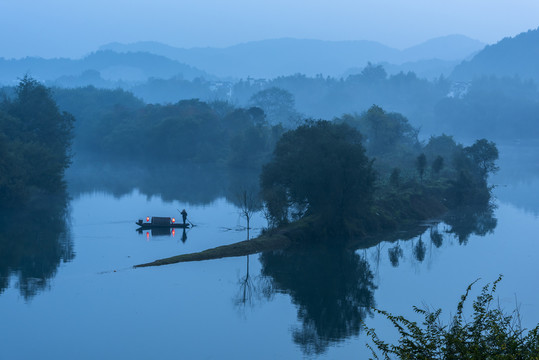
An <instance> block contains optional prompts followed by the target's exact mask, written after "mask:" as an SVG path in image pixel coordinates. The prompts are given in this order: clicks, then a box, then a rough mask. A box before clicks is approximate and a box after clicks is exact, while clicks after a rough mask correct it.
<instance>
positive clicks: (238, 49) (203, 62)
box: [100, 35, 485, 78]
mask: <svg viewBox="0 0 539 360" xmlns="http://www.w3.org/2000/svg"><path fill="white" fill-rule="evenodd" d="M484 45H485V44H483V43H481V42H480V41H477V40H473V39H470V38H468V37H465V36H462V35H449V36H444V37H440V38H436V39H431V40H429V41H426V42H424V43H422V44H419V45H417V46H413V47H410V48H408V49H405V50H398V49H394V48H391V47H388V46H386V45H383V44H380V43H378V42H374V41H366V40H361V41H322V40H302V39H292V38H282V39H272V40H261V41H253V42H248V43H244V44H238V45H234V46H230V47H226V48H190V49H185V48H176V47H172V46H168V45H165V44H162V43H158V42H137V43H133V44H120V43H111V44H107V45H103V46H102V47H100V50H112V51H116V52H120V53H126V52H133V51H144V52H149V53H154V54H158V55H162V56H166V57H168V58H171V59H175V60H178V61H181V62H183V63H186V64H189V65H191V66H196V67H198V68H201V69H204V70H206V71H208V72H210V73H212V74H215V75H217V76H220V77H234V78H245V77H248V76H251V77H255V78H275V77H278V76H285V75H291V74H295V73H302V74H305V75H308V76H314V75H317V74H323V75H329V76H340V75H341V74H343V73H344V72H345V71H347V70H348V69H350V68H354V67H355V68H361V67H363V66H365V65H366V64H367V62H373V63H381V62H384V63H391V64H396V65H400V64H403V63H406V62H417V61H425V60H434V59H436V60H439V61H442V62H448V63H449V62H451V63H452V65H451V66H453V63H454V62H455V61H460V60H463V59H465V58H467V57H469V56H471V55H472V54H473V53H475V52H477V51H479V50H481V49H482V48H483V47H484ZM445 66H447V65H445Z"/></svg>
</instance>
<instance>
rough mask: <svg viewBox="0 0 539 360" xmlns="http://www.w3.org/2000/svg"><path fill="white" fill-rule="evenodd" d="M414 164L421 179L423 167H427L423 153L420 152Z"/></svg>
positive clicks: (423, 171)
mask: <svg viewBox="0 0 539 360" xmlns="http://www.w3.org/2000/svg"><path fill="white" fill-rule="evenodd" d="M415 166H416V169H417V172H418V174H419V178H420V179H421V181H423V175H424V174H425V169H426V167H427V157H426V156H425V154H424V153H421V154H420V155H419V156H418V157H417V158H416V161H415Z"/></svg>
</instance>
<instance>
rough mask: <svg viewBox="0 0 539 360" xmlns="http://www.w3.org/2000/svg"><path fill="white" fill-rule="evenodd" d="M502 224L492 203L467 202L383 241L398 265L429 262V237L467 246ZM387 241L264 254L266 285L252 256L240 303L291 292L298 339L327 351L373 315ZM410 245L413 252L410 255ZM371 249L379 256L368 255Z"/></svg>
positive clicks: (309, 348) (313, 350)
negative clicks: (254, 272) (253, 273)
mask: <svg viewBox="0 0 539 360" xmlns="http://www.w3.org/2000/svg"><path fill="white" fill-rule="evenodd" d="M496 224H497V220H496V218H495V217H494V207H493V206H492V205H487V206H483V207H474V208H471V207H467V208H461V209H458V210H455V211H454V212H452V213H450V214H448V216H447V218H446V219H445V220H444V222H443V223H433V224H429V225H428V226H422V227H414V228H412V229H409V230H408V231H406V232H399V233H394V234H392V235H390V236H387V237H384V238H380V239H379V240H380V241H382V240H383V241H388V242H389V244H390V247H389V248H388V250H387V254H388V257H389V261H390V263H391V265H392V266H393V267H398V266H399V265H400V264H401V262H402V260H403V259H404V258H405V257H408V258H411V259H413V261H416V262H417V263H423V262H424V261H425V258H426V255H427V247H428V245H429V237H430V242H431V243H432V245H434V246H435V247H437V248H440V247H441V246H442V244H443V243H444V240H445V239H447V238H450V237H451V238H455V239H457V240H458V244H461V245H465V244H467V242H468V241H469V239H470V236H471V235H472V234H473V235H478V236H484V235H486V234H488V233H490V232H492V231H493V230H494V228H495V227H496ZM405 244H408V245H409V246H405ZM381 245H382V244H381V242H379V243H377V244H376V245H372V246H370V247H369V249H370V250H371V251H369V250H368V249H364V250H363V251H352V250H348V249H343V248H335V247H333V248H330V247H320V246H316V247H315V248H314V249H313V248H310V249H303V248H302V249H297V248H296V249H292V250H281V251H275V252H267V253H263V254H261V255H260V262H261V265H262V271H261V274H262V277H265V278H266V281H267V282H268V283H267V284H266V285H265V286H260V285H258V284H259V282H260V281H253V279H252V278H251V277H250V276H249V262H248V261H249V259H247V272H246V276H245V277H243V278H242V279H241V280H242V281H240V287H239V291H238V293H239V296H238V297H237V302H239V303H243V304H245V303H248V302H250V301H251V299H252V297H253V296H261V295H264V296H265V297H267V298H269V297H270V296H268V294H267V293H268V292H273V293H286V294H289V295H290V297H291V298H292V302H293V303H294V304H295V305H296V306H297V314H298V319H299V320H300V321H301V326H299V327H298V328H295V329H293V331H292V338H293V341H294V342H295V343H296V344H298V345H299V346H300V347H301V349H302V351H303V352H304V353H305V354H307V355H313V354H321V353H324V352H325V351H326V350H327V349H328V348H329V347H331V346H333V345H334V344H336V343H338V342H341V341H343V340H345V339H347V338H349V337H352V336H357V335H358V334H359V332H360V330H361V328H362V323H363V321H364V320H365V318H366V317H367V316H368V315H371V308H372V307H374V306H375V298H374V292H375V290H376V288H377V286H376V283H375V278H376V276H375V274H376V270H377V269H378V267H379V263H380V261H381V257H382V256H383V254H384V253H383V251H382V248H383V246H381ZM405 248H406V249H408V251H409V252H410V253H409V254H407V255H405ZM368 252H370V253H371V255H372V254H373V255H374V257H372V258H368ZM360 254H361V255H360ZM368 259H370V260H371V262H369V260H368ZM373 268H374V270H375V271H373V270H372V269H373ZM262 291H264V293H263V294H261V292H262ZM252 294H254V295H252Z"/></svg>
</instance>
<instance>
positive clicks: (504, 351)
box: [367, 275, 539, 359]
mask: <svg viewBox="0 0 539 360" xmlns="http://www.w3.org/2000/svg"><path fill="white" fill-rule="evenodd" d="M501 279H502V276H501V275H500V277H499V278H498V279H497V280H496V281H495V282H494V283H493V284H492V285H490V284H487V285H485V286H484V287H483V289H482V291H481V294H480V295H479V296H478V297H477V299H476V300H474V302H473V311H474V312H473V315H472V317H471V319H470V320H469V321H468V320H466V319H464V316H463V308H464V303H465V302H466V299H467V298H468V294H469V292H470V290H471V288H472V286H473V285H474V284H475V282H474V283H472V284H470V285H469V286H468V288H467V289H466V293H465V294H464V295H462V296H461V300H460V301H459V303H458V306H457V313H456V315H455V316H454V317H453V319H452V322H451V324H449V325H443V324H442V322H441V321H440V315H441V313H442V310H441V309H438V310H436V311H434V312H433V311H430V310H426V309H420V308H417V307H414V311H415V312H416V313H419V314H421V315H423V316H424V321H423V326H422V327H421V326H419V325H418V324H417V323H416V322H413V321H410V320H407V319H405V318H404V317H402V316H394V315H392V314H390V313H388V312H386V311H383V310H375V311H376V312H377V313H379V314H382V315H384V316H385V317H386V318H387V319H389V321H391V322H392V323H393V325H394V326H395V328H396V329H397V331H398V332H399V334H400V339H399V342H398V345H392V344H388V343H386V342H384V341H383V340H381V339H380V338H379V337H378V335H377V334H376V331H375V330H374V329H371V328H367V334H368V335H370V336H371V338H372V341H373V342H374V344H375V346H376V347H377V348H378V350H379V352H380V353H381V355H382V357H383V358H384V359H390V356H395V357H396V358H398V359H539V325H537V326H536V327H535V328H534V329H533V330H531V331H529V332H526V330H525V329H523V328H522V327H521V326H520V322H519V320H520V319H519V316H518V312H517V311H515V312H514V313H513V314H510V315H507V314H505V313H504V312H503V311H502V310H500V309H499V308H493V307H492V301H493V300H494V292H495V291H496V287H497V285H498V283H499V282H500V281H501ZM476 282H477V281H476ZM367 346H368V347H369V348H370V349H371V350H372V354H373V357H374V358H375V359H379V357H378V355H377V354H376V352H375V351H374V349H373V348H372V347H371V346H369V345H367Z"/></svg>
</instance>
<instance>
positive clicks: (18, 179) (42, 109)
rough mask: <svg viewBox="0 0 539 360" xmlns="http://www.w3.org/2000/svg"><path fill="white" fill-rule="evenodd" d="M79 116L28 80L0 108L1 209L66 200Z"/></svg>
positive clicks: (42, 88)
mask: <svg viewBox="0 0 539 360" xmlns="http://www.w3.org/2000/svg"><path fill="white" fill-rule="evenodd" d="M74 120H75V119H74V117H73V116H72V115H70V114H69V113H66V112H61V111H60V110H59V108H58V106H57V104H56V103H55V101H54V99H53V98H52V95H51V92H50V89H48V88H46V87H44V86H43V85H41V84H39V83H38V82H37V81H35V80H33V79H30V78H28V77H25V78H24V79H22V80H21V82H20V84H19V86H18V87H17V88H16V89H15V91H14V97H12V98H11V99H9V98H7V97H5V98H4V100H3V102H2V103H0V199H1V202H0V209H6V208H12V207H14V206H20V205H21V204H27V203H31V202H33V201H36V202H39V201H40V200H42V199H43V198H44V197H45V198H46V197H50V196H59V197H63V196H65V181H64V172H65V170H66V168H67V167H68V166H69V164H70V161H71V153H70V147H71V140H72V128H73V122H74Z"/></svg>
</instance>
